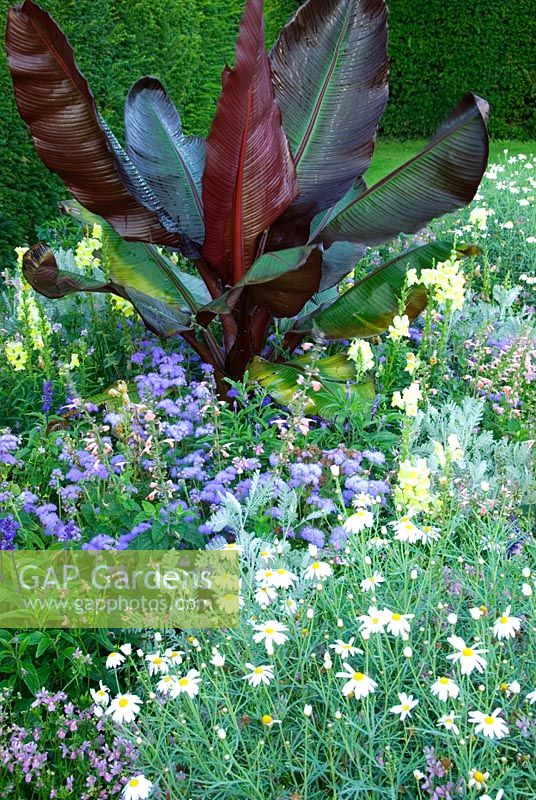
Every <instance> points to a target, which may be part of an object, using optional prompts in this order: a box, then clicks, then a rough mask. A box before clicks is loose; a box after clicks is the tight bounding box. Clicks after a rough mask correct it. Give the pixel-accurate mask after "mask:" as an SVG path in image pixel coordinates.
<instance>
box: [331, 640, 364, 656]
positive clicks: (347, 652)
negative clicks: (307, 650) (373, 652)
mask: <svg viewBox="0 0 536 800" xmlns="http://www.w3.org/2000/svg"><path fill="white" fill-rule="evenodd" d="M354 642H355V636H352V638H351V639H350V640H349V641H348V642H344V641H343V640H342V639H336V640H335V644H330V648H331V649H332V650H335V652H336V653H337V655H338V656H355V655H356V654H357V653H362V652H363V651H362V650H360V649H359V647H354Z"/></svg>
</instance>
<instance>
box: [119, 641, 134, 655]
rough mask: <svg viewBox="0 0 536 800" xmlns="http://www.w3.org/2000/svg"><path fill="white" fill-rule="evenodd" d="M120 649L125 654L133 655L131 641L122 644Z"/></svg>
mask: <svg viewBox="0 0 536 800" xmlns="http://www.w3.org/2000/svg"><path fill="white" fill-rule="evenodd" d="M119 649H120V650H121V652H122V653H123V655H125V656H130V655H132V645H131V644H130V643H129V642H125V644H122V645H121V647H120V648H119Z"/></svg>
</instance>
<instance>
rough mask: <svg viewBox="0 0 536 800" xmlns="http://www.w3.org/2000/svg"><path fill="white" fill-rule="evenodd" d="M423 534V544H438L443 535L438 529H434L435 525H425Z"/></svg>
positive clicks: (422, 530)
mask: <svg viewBox="0 0 536 800" xmlns="http://www.w3.org/2000/svg"><path fill="white" fill-rule="evenodd" d="M421 534H422V535H421V541H422V543H423V544H428V543H429V542H436V541H437V540H438V539H439V537H440V535H441V534H440V533H439V531H438V529H437V528H434V527H433V525H423V526H422V528H421Z"/></svg>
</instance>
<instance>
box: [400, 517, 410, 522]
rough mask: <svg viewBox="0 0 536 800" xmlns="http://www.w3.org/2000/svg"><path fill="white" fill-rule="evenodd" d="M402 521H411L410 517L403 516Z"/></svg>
mask: <svg viewBox="0 0 536 800" xmlns="http://www.w3.org/2000/svg"><path fill="white" fill-rule="evenodd" d="M401 521H402V522H409V518H408V517H402V520H401Z"/></svg>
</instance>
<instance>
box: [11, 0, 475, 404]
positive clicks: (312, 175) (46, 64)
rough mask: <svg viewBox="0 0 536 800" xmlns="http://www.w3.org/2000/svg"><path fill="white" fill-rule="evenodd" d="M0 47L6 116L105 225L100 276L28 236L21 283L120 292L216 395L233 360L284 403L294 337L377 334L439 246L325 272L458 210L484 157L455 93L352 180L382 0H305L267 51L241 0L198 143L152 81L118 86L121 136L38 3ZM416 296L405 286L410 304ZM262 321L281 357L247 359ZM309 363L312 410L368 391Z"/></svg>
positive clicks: (374, 66) (372, 114)
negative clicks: (176, 340) (349, 280)
mask: <svg viewBox="0 0 536 800" xmlns="http://www.w3.org/2000/svg"><path fill="white" fill-rule="evenodd" d="M6 43H7V54H8V61H9V66H10V69H11V74H12V77H13V86H14V91H15V97H16V100H17V104H18V107H19V110H20V114H21V116H22V118H23V119H24V120H25V122H26V123H27V125H28V127H29V130H30V134H31V136H32V137H33V140H34V143H35V146H36V149H37V152H38V153H39V155H40V157H41V159H42V160H43V161H44V163H45V164H46V166H47V167H48V168H49V169H51V170H53V171H55V172H56V173H57V174H58V175H59V176H60V178H62V180H63V181H64V182H65V184H66V185H67V187H68V189H69V191H70V192H71V194H72V196H73V197H74V198H75V200H74V201H66V202H65V203H64V204H63V209H64V210H66V211H67V212H69V213H72V214H74V215H75V216H77V217H78V218H80V219H81V220H82V221H83V222H86V223H89V222H92V221H93V222H94V221H99V222H101V224H102V226H103V257H104V264H105V265H106V269H107V275H106V278H105V279H104V280H102V281H98V280H88V279H87V278H86V277H84V276H82V275H78V274H75V273H70V272H67V271H65V270H62V269H60V267H59V266H58V263H57V258H56V257H55V255H54V253H52V251H51V250H50V249H49V248H48V247H47V246H46V245H44V244H38V245H36V246H35V247H33V248H31V249H30V250H29V251H28V252H27V253H26V255H25V257H24V264H23V269H24V274H25V276H26V278H27V280H28V281H29V282H30V283H31V285H32V286H33V287H34V288H35V289H36V290H37V291H39V292H41V293H42V294H45V295H46V296H47V297H55V298H59V297H64V296H65V295H66V294H69V293H71V292H75V291H97V292H103V291H107V292H114V293H116V294H118V295H120V296H122V297H124V298H126V299H128V300H129V301H130V302H131V303H132V304H133V305H134V307H135V308H136V310H137V311H138V313H139V314H140V316H141V317H142V319H143V320H144V322H145V324H146V325H147V327H148V328H150V329H151V330H152V331H154V332H155V333H157V334H158V335H160V336H171V335H174V334H179V335H181V336H182V337H183V338H184V339H185V340H186V341H187V342H189V344H190V345H191V346H192V347H193V348H194V350H196V351H197V353H198V354H199V355H200V356H201V357H202V358H203V360H205V361H207V362H208V363H210V364H212V365H213V367H214V369H215V373H216V378H217V380H218V385H219V386H220V387H221V391H222V393H225V378H226V377H229V378H231V379H241V378H242V377H243V376H244V374H245V372H246V371H248V372H249V374H250V376H251V375H252V376H254V377H255V378H257V379H258V380H260V381H261V383H263V385H265V386H266V387H267V388H268V389H269V390H270V392H271V393H272V394H273V395H274V396H275V397H276V398H277V399H281V400H285V399H288V398H289V396H290V395H291V393H292V391H293V388H294V387H295V385H296V378H297V377H298V375H299V374H300V373H302V372H303V371H305V370H306V369H307V367H308V364H307V358H304V357H300V358H294V359H293V358H292V357H291V355H292V351H293V350H294V349H295V348H296V347H297V345H298V344H299V343H300V342H301V340H302V339H303V337H304V336H306V335H308V334H316V335H319V336H321V337H324V338H325V339H328V340H329V339H346V338H349V337H355V336H357V337H370V336H373V335H377V334H378V333H381V332H382V331H384V330H386V329H387V327H388V326H389V324H390V323H391V321H392V319H393V317H394V315H395V314H397V313H398V311H399V304H400V296H401V292H402V288H403V286H404V282H405V275H406V272H407V270H408V269H409V268H415V269H416V270H417V271H419V270H421V269H423V268H426V267H429V266H431V265H432V264H433V263H434V262H436V261H440V260H444V259H445V258H446V257H448V255H449V254H450V253H451V251H452V242H434V243H432V244H427V245H424V246H422V247H414V248H413V249H411V250H409V251H407V252H405V253H403V254H402V255H400V256H398V257H397V258H395V259H393V260H391V261H390V262H388V263H386V264H384V265H382V266H381V267H379V268H378V269H376V270H375V271H374V272H372V273H370V274H368V275H366V276H365V278H364V279H363V280H361V281H360V282H359V283H357V284H356V285H355V286H354V288H352V289H350V290H349V291H347V292H346V293H344V294H342V295H340V294H339V292H338V291H337V286H338V284H339V283H340V281H341V280H342V279H343V278H344V277H345V276H346V275H347V274H348V273H349V272H350V271H352V270H353V269H354V267H355V265H356V263H357V261H358V260H359V259H360V258H361V257H362V255H363V253H364V251H365V248H366V247H367V246H371V245H378V244H381V243H382V242H386V241H388V240H389V239H391V238H392V237H394V236H396V235H397V234H399V233H401V232H404V233H414V232H417V231H419V230H420V229H421V228H422V227H424V225H426V224H427V223H428V222H429V221H430V220H431V219H433V218H435V217H437V216H439V215H441V214H445V213H447V212H451V211H454V210H456V209H458V208H460V207H461V206H463V205H465V204H467V203H469V202H470V201H471V200H472V198H473V197H474V195H475V193H476V191H477V188H478V186H479V183H480V180H481V178H482V175H483V172H484V170H485V167H486V164H487V158H488V134H487V117H488V104H487V103H486V102H485V101H484V100H482V99H480V98H479V97H476V96H475V95H472V94H467V95H466V96H465V97H464V98H463V99H462V101H461V103H460V104H459V105H458V106H457V107H456V108H455V109H454V111H452V112H451V114H450V115H449V116H448V117H447V119H446V121H445V122H444V123H443V125H442V126H441V127H440V128H439V130H438V132H437V134H436V135H435V136H434V137H433V138H432V139H431V141H430V142H429V143H428V145H427V146H426V147H425V149H424V150H423V151H422V152H421V153H419V154H418V155H417V156H415V158H413V159H411V160H410V161H409V162H407V163H406V164H403V165H402V166H401V167H399V168H398V169H397V170H395V171H394V172H393V173H391V174H390V175H388V176H387V177H385V178H383V179H382V180H381V181H380V182H379V183H377V184H376V185H374V186H372V187H370V188H367V186H366V185H365V183H364V180H363V176H364V174H365V173H366V171H367V169H368V167H369V165H370V160H371V157H372V153H373V150H374V145H375V140H376V132H377V128H378V124H379V121H380V118H381V115H382V113H383V110H384V108H385V104H386V102H387V96H388V64H387V6H386V3H385V2H384V0H307V2H306V3H304V5H303V6H301V8H299V10H298V11H297V12H296V14H295V15H294V17H293V18H292V19H291V20H290V22H289V23H288V24H287V25H286V26H285V27H284V28H283V30H282V32H281V34H280V36H279V39H278V40H277V42H276V44H275V45H274V47H273V49H272V50H271V52H270V53H267V52H266V50H265V44H264V22H263V3H262V0H247V2H246V7H245V12H244V16H243V19H242V22H241V25H240V33H239V37H238V41H237V45H236V58H235V64H234V67H233V68H232V69H231V68H229V67H227V66H226V67H225V69H224V71H223V75H222V91H221V96H220V99H219V102H218V106H217V110H216V115H215V117H214V121H213V124H212V128H211V130H210V133H209V136H208V138H207V140H206V142H205V141H203V139H202V138H200V137H197V136H186V135H185V134H184V132H183V130H182V123H181V118H180V116H179V113H178V112H177V110H176V108H175V106H174V105H173V102H172V101H171V99H170V97H169V95H168V94H167V92H166V90H165V89H164V87H163V86H162V84H161V83H160V82H159V81H158V80H157V79H155V78H151V77H147V78H142V79H141V80H139V81H138V82H137V83H135V84H134V86H133V87H132V88H131V90H130V92H129V94H128V96H127V99H126V105H125V144H124V146H123V145H121V144H120V142H119V141H118V140H117V139H116V137H115V136H114V135H113V133H112V131H111V130H110V129H109V128H108V126H107V124H106V123H105V121H104V120H103V119H102V117H101V116H100V114H99V112H98V110H97V107H96V104H95V100H94V98H93V95H92V93H91V91H90V89H89V86H88V84H87V82H86V80H85V78H84V77H83V75H82V74H81V73H80V71H79V70H78V68H77V65H76V62H75V59H74V55H73V52H72V49H71V47H70V45H69V43H68V41H67V39H66V37H65V36H64V34H63V33H62V31H61V30H60V28H59V27H58V25H57V24H56V23H55V22H54V20H53V19H52V18H51V17H50V16H49V15H48V14H47V13H46V12H45V11H43V10H42V9H41V8H40V7H39V6H38V5H36V4H35V3H34V2H33V0H25V2H24V3H23V4H22V5H20V6H16V7H14V8H12V9H11V10H10V12H9V17H8V26H7V36H6ZM157 246H159V247H157ZM169 251H174V252H179V253H180V254H182V256H184V257H185V258H187V259H189V260H190V262H191V265H192V267H193V269H192V270H191V271H185V270H181V269H179V268H178V267H177V266H176V265H175V264H174V263H173V261H172V260H170V258H169V255H170V252H169ZM192 273H194V274H192ZM425 304H426V293H425V291H424V289H423V287H422V286H419V285H417V286H414V287H412V289H411V290H410V292H409V295H408V298H407V313H408V315H409V316H410V317H411V318H414V317H416V316H417V315H418V314H419V313H420V312H421V311H422V309H423V308H424V307H425ZM275 319H286V320H287V323H286V328H287V333H286V336H285V340H284V343H285V346H286V348H287V350H286V353H287V355H286V356H285V358H286V360H283V359H282V358H279V359H277V360H276V361H275V362H274V363H271V362H270V361H268V360H266V359H263V358H262V356H263V354H264V355H265V356H266V355H267V353H268V352H269V351H267V350H266V339H267V336H268V334H269V332H270V329H271V325H272V323H273V321H274V320H275ZM215 320H219V322H220V323H221V331H220V327H218V326H214V324H213V323H214V321H215ZM317 369H318V373H319V378H320V380H321V381H322V383H323V389H322V391H321V392H319V393H316V399H315V403H316V409H317V410H322V405H324V408H326V407H327V405H328V403H329V401H330V400H332V399H333V397H335V398H336V397H339V399H340V398H342V400H343V401H344V396H345V392H351V393H354V395H355V396H364V397H367V396H369V395H370V391H371V387H370V384H356V383H355V373H354V370H353V367H352V366H351V363H350V362H349V361H348V360H347V359H346V358H345V357H344V355H343V354H341V355H340V356H337V355H335V356H332V357H330V358H329V359H324V360H323V361H321V362H320V363H319V365H318V366H317ZM352 382H353V383H352Z"/></svg>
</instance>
